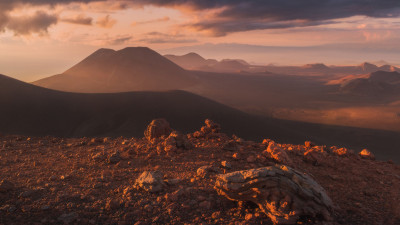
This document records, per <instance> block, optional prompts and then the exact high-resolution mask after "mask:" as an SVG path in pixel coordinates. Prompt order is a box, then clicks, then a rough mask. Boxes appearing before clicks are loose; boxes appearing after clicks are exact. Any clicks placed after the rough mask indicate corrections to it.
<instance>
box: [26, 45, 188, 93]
mask: <svg viewBox="0 0 400 225" xmlns="http://www.w3.org/2000/svg"><path fill="white" fill-rule="evenodd" d="M195 83H196V77H195V76H194V75H192V74H191V73H189V72H187V71H186V70H184V69H182V68H181V67H179V66H178V65H176V64H174V63H172V62H171V61H170V60H168V59H166V58H165V57H163V56H161V55H160V54H158V53H157V52H155V51H153V50H151V49H149V48H145V47H130V48H125V49H122V50H119V51H115V50H112V49H99V50H97V51H96V52H94V53H93V54H91V55H90V56H88V57H87V58H86V59H84V60H83V61H81V62H80V63H78V64H77V65H75V66H73V67H72V68H70V69H69V70H67V71H65V72H64V73H62V74H59V75H55V76H52V77H49V78H45V79H41V80H38V81H36V82H33V84H35V85H38V86H41V87H46V88H50V89H56V90H62V91H70V92H88V93H91V92H123V91H142V90H151V91H165V90H175V89H182V88H185V87H188V86H191V85H193V84H195Z"/></svg>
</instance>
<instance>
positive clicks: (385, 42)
mask: <svg viewBox="0 0 400 225" xmlns="http://www.w3.org/2000/svg"><path fill="white" fill-rule="evenodd" d="M128 46H147V47H150V48H152V49H154V50H156V51H158V52H160V53H162V54H167V53H168V54H185V53H188V52H192V51H195V52H198V53H200V54H201V55H202V56H204V57H206V58H216V59H223V58H242V59H245V60H247V61H249V62H251V63H254V64H265V65H267V64H277V65H301V64H306V63H317V62H318V63H325V64H328V65H331V64H337V65H339V64H340V65H342V64H346V65H349V64H358V63H361V62H364V61H369V62H373V63H377V64H385V63H390V64H393V65H400V54H398V52H399V50H400V1H399V0H214V1H210V0H128V1H118V0H0V74H4V75H7V76H11V77H15V78H17V79H20V80H24V81H34V80H37V79H39V78H43V77H46V76H50V75H54V74H58V73H62V72H63V71H65V70H66V69H68V68H69V67H71V66H73V65H74V64H76V63H78V62H79V61H80V60H82V59H83V58H85V57H86V56H88V55H89V54H91V53H92V52H93V51H95V50H97V49H98V48H112V49H122V48H124V47H128Z"/></svg>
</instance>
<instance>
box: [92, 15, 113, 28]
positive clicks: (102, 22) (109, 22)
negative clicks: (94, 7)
mask: <svg viewBox="0 0 400 225" xmlns="http://www.w3.org/2000/svg"><path fill="white" fill-rule="evenodd" d="M116 23H117V21H116V20H114V19H112V18H111V17H110V15H107V16H105V17H100V18H98V19H97V22H96V24H97V25H98V26H100V27H103V28H112V27H113V26H114V25H115V24H116Z"/></svg>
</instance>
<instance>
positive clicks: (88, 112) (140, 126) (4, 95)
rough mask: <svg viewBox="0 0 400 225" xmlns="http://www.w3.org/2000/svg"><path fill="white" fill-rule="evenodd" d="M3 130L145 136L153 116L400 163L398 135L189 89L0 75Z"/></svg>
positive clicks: (178, 125)
mask: <svg viewBox="0 0 400 225" xmlns="http://www.w3.org/2000/svg"><path fill="white" fill-rule="evenodd" d="M0 104H1V106H2V107H1V108H0V132H2V133H5V134H21V135H32V136H45V135H52V136H61V137H82V136H112V137H115V136H127V137H129V136H135V137H142V136H143V131H144V129H145V127H146V126H147V124H148V123H149V122H150V121H151V120H152V119H154V118H160V117H162V118H166V119H167V120H168V121H169V122H170V124H171V125H172V127H173V128H175V129H176V130H178V131H182V132H193V131H195V130H197V129H198V128H199V127H201V126H202V124H203V123H204V120H205V119H206V118H209V119H212V120H214V121H216V122H218V123H220V124H221V125H222V128H223V131H224V132H226V133H228V134H237V135H239V136H240V137H243V138H245V139H249V140H257V141H260V140H262V139H264V138H271V139H273V140H276V141H278V142H283V143H297V144H299V143H303V142H304V141H305V140H311V141H314V142H316V143H318V144H324V145H338V146H347V147H350V148H354V149H356V150H361V149H362V148H369V149H370V150H372V151H374V153H375V155H377V157H379V158H381V159H392V160H394V161H400V160H399V154H400V152H399V151H398V149H400V134H399V133H397V132H390V131H381V130H370V129H359V128H351V127H340V126H327V125H318V124H310V123H302V122H293V121H286V120H279V119H272V118H265V117H261V116H253V115H249V114H246V113H244V112H241V111H238V110H236V109H233V108H230V107H227V106H225V105H222V104H220V103H217V102H215V101H212V100H209V99H207V98H204V97H200V96H198V95H195V94H191V93H188V92H185V91H168V92H127V93H109V94H82V93H67V92H59V91H54V90H49V89H45V88H41V87H37V86H34V85H31V84H27V83H24V82H21V81H18V80H15V79H12V78H9V77H6V76H3V75H0Z"/></svg>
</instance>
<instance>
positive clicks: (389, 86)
mask: <svg viewBox="0 0 400 225" xmlns="http://www.w3.org/2000/svg"><path fill="white" fill-rule="evenodd" d="M399 85H400V73H398V72H396V71H393V72H387V71H377V72H373V73H370V74H368V75H360V76H358V77H357V76H356V77H353V78H352V79H351V78H350V79H347V80H345V81H343V82H342V83H340V91H341V92H343V93H347V94H354V95H363V96H384V95H387V96H388V97H390V98H393V97H397V96H398V94H399V93H400V92H399V91H398V87H399Z"/></svg>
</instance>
